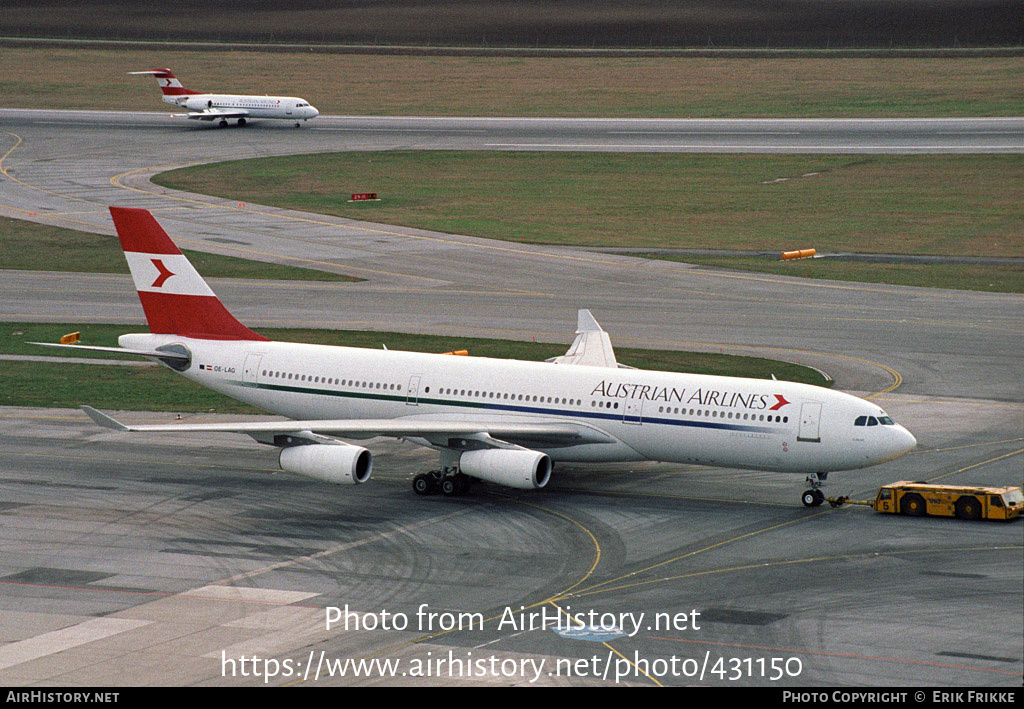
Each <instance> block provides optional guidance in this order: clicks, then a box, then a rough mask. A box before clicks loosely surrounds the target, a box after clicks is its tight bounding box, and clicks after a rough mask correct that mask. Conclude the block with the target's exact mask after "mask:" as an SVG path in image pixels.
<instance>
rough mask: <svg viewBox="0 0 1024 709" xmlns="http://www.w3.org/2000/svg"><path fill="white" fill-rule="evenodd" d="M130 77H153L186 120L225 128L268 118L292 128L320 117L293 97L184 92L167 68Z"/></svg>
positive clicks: (316, 112) (164, 96) (301, 100)
mask: <svg viewBox="0 0 1024 709" xmlns="http://www.w3.org/2000/svg"><path fill="white" fill-rule="evenodd" d="M129 73H130V74H141V75H152V76H154V77H156V80H157V84H158V85H159V86H160V91H161V93H162V94H163V100H164V102H165V103H169V104H172V105H174V106H177V107H178V108H181V109H184V110H186V111H189V116H188V117H189V118H191V119H194V120H200V121H217V122H219V123H220V125H222V126H225V125H227V123H228V120H229V119H230V120H235V121H237V123H238V125H245V122H246V120H247V119H253V118H270V119H283V120H291V121H295V125H296V126H298V125H300V122H305V121H308V120H309V119H311V118H316V117H317V116H318V115H320V113H319V111H317V110H316V108H314V107H313V106H312V105H310V103H309V101H306V100H305V99H303V98H298V97H295V96H246V95H238V94H213V93H203V92H200V91H195V90H192V89H186V88H185V87H184V86H182V84H181V82H180V81H179V80H178V78H177V77H175V76H174V74H173V73H172V72H171V70H170V69H153V70H151V71H133V72H129Z"/></svg>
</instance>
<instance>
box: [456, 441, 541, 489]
mask: <svg viewBox="0 0 1024 709" xmlns="http://www.w3.org/2000/svg"><path fill="white" fill-rule="evenodd" d="M459 471H460V472H462V473H464V474H465V475H470V476H472V477H474V478H480V479H481V480H486V481H488V482H492V483H497V484H498V485H505V486H507V487H514V488H519V489H520V490H534V489H537V488H542V487H544V486H545V485H547V484H548V480H549V479H550V478H551V459H550V458H548V457H547V456H546V455H545V454H543V453H538V452H537V451H531V450H519V449H516V450H510V449H499V448H492V449H489V450H479V451H467V452H466V453H463V454H462V457H461V458H459Z"/></svg>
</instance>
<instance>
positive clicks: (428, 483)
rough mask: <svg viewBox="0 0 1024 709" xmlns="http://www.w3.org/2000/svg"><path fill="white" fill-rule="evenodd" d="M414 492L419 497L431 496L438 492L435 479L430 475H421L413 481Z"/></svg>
mask: <svg viewBox="0 0 1024 709" xmlns="http://www.w3.org/2000/svg"><path fill="white" fill-rule="evenodd" d="M412 490H413V492H415V493H416V494H417V495H431V494H433V493H434V492H436V489H435V484H434V480H433V478H432V477H431V476H430V474H429V473H420V474H419V475H417V476H416V477H414V478H413V479H412Z"/></svg>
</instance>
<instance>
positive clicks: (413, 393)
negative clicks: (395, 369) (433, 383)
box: [405, 376, 420, 406]
mask: <svg viewBox="0 0 1024 709" xmlns="http://www.w3.org/2000/svg"><path fill="white" fill-rule="evenodd" d="M419 398H420V378H419V377H418V376H417V377H409V389H408V390H407V391H406V393H405V403H406V404H408V405H409V406H419Z"/></svg>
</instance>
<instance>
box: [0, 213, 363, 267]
mask: <svg viewBox="0 0 1024 709" xmlns="http://www.w3.org/2000/svg"><path fill="white" fill-rule="evenodd" d="M182 253H184V254H185V255H186V256H188V258H189V260H190V261H191V262H192V265H193V266H195V267H196V270H198V271H199V272H200V273H201V274H202V275H203V276H204V277H205V278H259V279H275V280H291V281H346V282H351V281H356V280H360V279H357V278H353V277H352V276H347V275H344V274H340V273H330V272H327V271H316V270H311V269H308V268H298V267H293V266H285V265H281V264H276V263H267V262H265V261H250V260H248V259H244V258H235V257H233V256H221V255H219V254H209V253H204V252H201V251H191V250H187V249H182ZM0 265H2V267H3V268H5V269H17V270H23V271H75V272H82V273H128V264H127V262H126V261H125V258H124V251H123V250H122V249H121V244H120V242H118V240H117V237H116V236H104V235H102V234H92V233H89V232H84V231H75V230H72V229H63V228H61V227H55V226H49V225H47V224H37V223H35V222H29V221H23V220H21V219H9V218H7V217H0Z"/></svg>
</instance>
